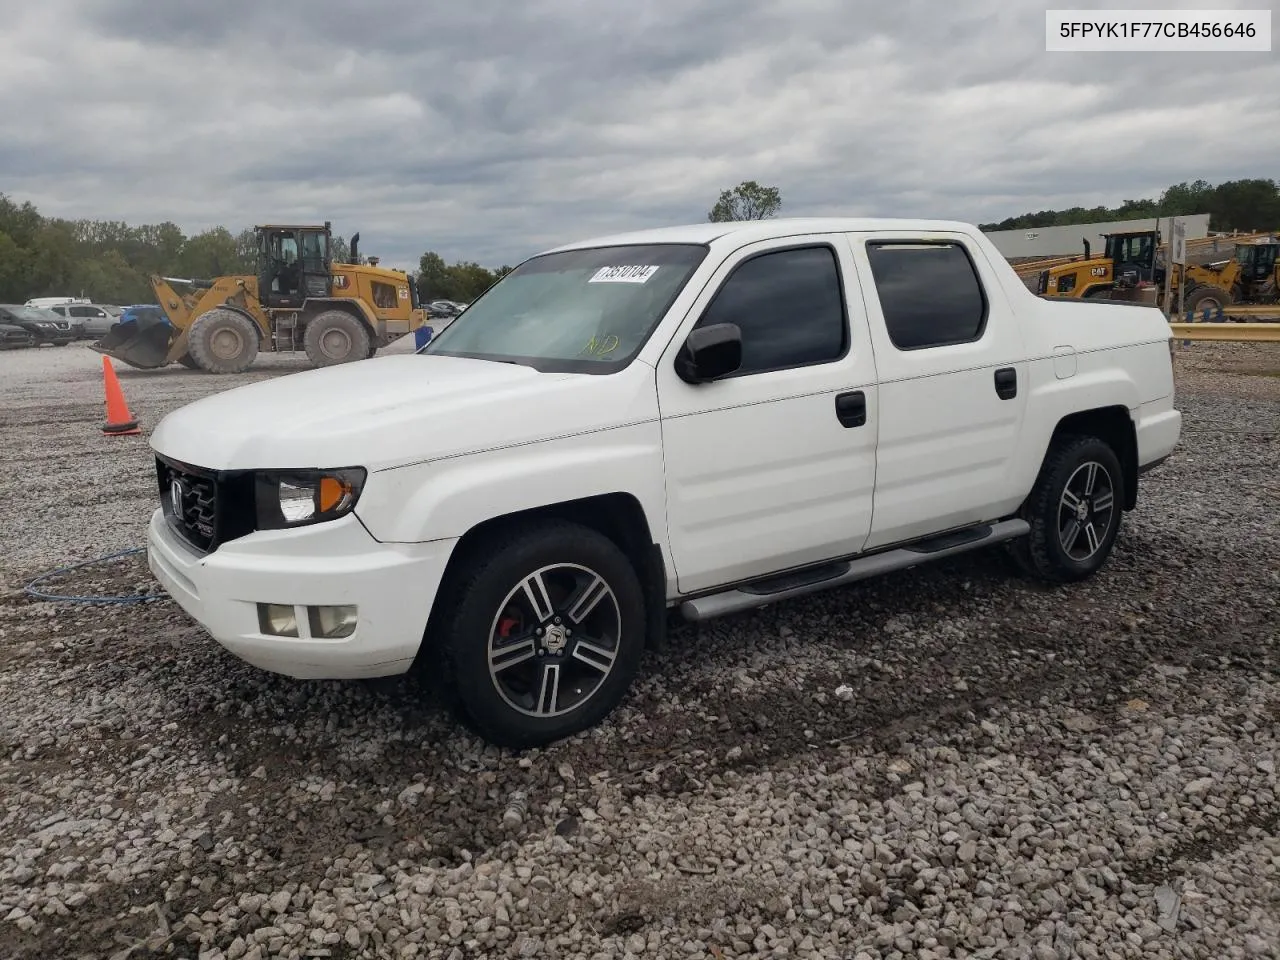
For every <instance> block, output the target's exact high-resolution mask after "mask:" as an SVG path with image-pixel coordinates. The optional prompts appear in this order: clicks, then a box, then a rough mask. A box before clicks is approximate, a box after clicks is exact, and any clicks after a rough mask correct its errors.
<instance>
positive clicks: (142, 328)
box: [89, 317, 178, 370]
mask: <svg viewBox="0 0 1280 960" xmlns="http://www.w3.org/2000/svg"><path fill="white" fill-rule="evenodd" d="M177 336H178V331H177V329H175V328H174V326H173V325H172V324H170V323H169V322H168V321H167V320H158V319H156V318H154V317H141V318H139V319H136V320H128V321H126V322H124V323H115V324H112V325H111V329H110V330H108V331H107V335H106V336H105V337H103V338H102V339H101V340H99V341H97V342H96V343H92V344H90V345H89V348H90V349H91V350H97V351H98V353H103V354H106V355H107V356H108V357H113V358H114V359H116V360H120V361H121V362H123V363H127V364H128V365H129V366H131V367H137V368H138V369H140V370H153V369H155V368H156V367H163V366H164V365H165V359H166V357H168V355H169V347H170V346H171V345H172V344H173V341H174V338H175V337H177Z"/></svg>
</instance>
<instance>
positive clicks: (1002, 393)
mask: <svg viewBox="0 0 1280 960" xmlns="http://www.w3.org/2000/svg"><path fill="white" fill-rule="evenodd" d="M1017 395H1018V371H1016V370H1014V369H1013V367H1001V368H1000V369H999V370H997V371H996V396H997V397H999V398H1000V399H1001V400H1012V399H1013V398H1014V397H1016V396H1017Z"/></svg>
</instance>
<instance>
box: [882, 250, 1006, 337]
mask: <svg viewBox="0 0 1280 960" xmlns="http://www.w3.org/2000/svg"><path fill="white" fill-rule="evenodd" d="M867 257H868V259H870V261H871V273H872V275H873V276H874V277H875V283H876V293H877V294H878V295H879V297H880V307H881V309H882V310H883V311H884V320H885V325H886V326H887V327H888V330H889V339H890V340H891V341H892V342H893V345H894V346H895V347H897V348H898V349H899V350H915V349H918V348H920V347H941V346H946V345H948V344H955V343H967V342H969V341H971V340H976V339H978V337H980V336H981V335H982V329H983V327H984V326H985V325H986V322H987V299H986V295H985V294H984V293H983V292H982V285H981V284H980V283H979V282H978V274H977V271H976V270H975V269H974V267H973V262H972V261H971V260H970V259H969V255H968V253H966V252H965V249H964V247H962V246H961V245H960V244H958V243H946V242H943V243H933V242H930V243H923V242H921V243H910V242H890V241H885V242H872V243H868V244H867Z"/></svg>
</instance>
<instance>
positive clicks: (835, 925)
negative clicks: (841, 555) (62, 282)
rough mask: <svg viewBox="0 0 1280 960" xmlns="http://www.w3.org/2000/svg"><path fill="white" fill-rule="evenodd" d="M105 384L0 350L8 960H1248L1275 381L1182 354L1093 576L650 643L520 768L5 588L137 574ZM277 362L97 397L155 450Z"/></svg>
mask: <svg viewBox="0 0 1280 960" xmlns="http://www.w3.org/2000/svg"><path fill="white" fill-rule="evenodd" d="M100 364H101V360H100V358H99V357H98V356H97V355H96V354H94V353H92V352H91V351H89V350H87V349H85V348H84V347H82V346H73V347H68V348H66V349H61V350H53V349H43V350H39V351H23V352H15V353H7V354H0V398H2V399H3V401H4V402H3V406H2V407H0V427H2V430H0V462H2V463H3V464H4V469H3V470H2V471H0V509H3V511H4V512H3V515H0V521H2V522H0V529H2V530H4V531H5V533H4V547H5V549H4V551H3V553H4V556H3V557H0V575H2V576H3V578H4V583H5V589H6V594H5V595H4V596H2V597H0V758H3V759H0V955H3V956H5V957H7V958H14V960H19V958H21V960H26V958H41V960H45V958H50V957H64V956H65V957H114V958H120V960H123V958H126V957H130V958H139V957H147V956H173V957H201V958H221V957H226V958H250V960H256V958H262V957H268V956H280V957H312V956H316V957H321V956H328V957H334V958H351V957H365V956H368V957H397V958H398V957H440V958H450V960H461V958H473V957H480V956H495V957H543V958H551V957H558V958H565V960H568V958H575V957H583V958H595V957H602V958H603V957H619V958H621V957H712V958H716V960H720V958H726V957H747V956H759V957H802V958H804V957H832V958H836V957H842V958H859V960H868V958H872V960H888V958H907V957H914V958H924V960H928V958H941V957H974V958H978V957H983V958H1011V960H1012V958H1019V960H1022V958H1031V960H1069V958H1073V957H1080V958H1101V957H1107V958H1121V957H1144V958H1146V957H1150V958H1182V957H1204V958H1214V960H1218V958H1237V957H1275V956H1277V944H1280V834H1278V832H1277V823H1278V821H1280V801H1278V800H1277V793H1278V792H1280V780H1278V779H1277V764H1280V670H1278V669H1277V666H1278V663H1280V658H1278V657H1277V620H1278V619H1280V618H1278V616H1277V597H1280V590H1277V587H1278V586H1280V519H1278V517H1277V510H1276V506H1275V505H1276V503H1277V494H1278V493H1280V485H1278V483H1277V469H1276V468H1277V463H1278V460H1280V458H1278V457H1277V445H1278V440H1277V435H1278V434H1280V347H1277V346H1274V345H1254V346H1248V345H1209V344H1195V345H1193V346H1191V347H1188V348H1182V349H1180V350H1179V357H1178V377H1179V389H1180V391H1181V393H1182V399H1181V403H1180V405H1181V406H1182V408H1183V410H1184V415H1185V417H1186V420H1185V433H1184V443H1183V446H1182V447H1181V448H1180V450H1179V451H1178V453H1177V454H1176V455H1175V457H1174V458H1173V459H1172V460H1171V461H1169V462H1168V463H1167V464H1166V465H1165V466H1164V467H1163V468H1161V470H1160V471H1158V472H1156V473H1154V474H1152V475H1150V476H1149V478H1148V479H1147V480H1146V482H1145V484H1144V487H1143V499H1142V503H1141V505H1140V507H1139V509H1138V510H1137V511H1136V512H1135V513H1133V514H1129V515H1127V517H1126V527H1125V529H1124V532H1123V533H1122V536H1121V539H1120V541H1119V543H1118V545H1117V549H1116V552H1115V554H1114V557H1113V561H1112V563H1111V564H1110V566H1109V567H1108V568H1107V569H1106V571H1105V572H1104V573H1103V574H1102V575H1100V576H1099V577H1097V578H1095V579H1094V580H1093V581H1091V582H1090V583H1087V584H1083V585H1079V586H1075V587H1070V588H1066V589H1061V590H1044V589H1040V588H1038V587H1035V586H1033V585H1030V584H1028V583H1026V582H1024V581H1022V580H1019V579H1017V578H1016V577H1013V576H1011V575H1010V573H1009V569H1008V567H1007V565H1006V564H1005V562H1004V560H1003V557H1002V554H1000V553H999V552H997V551H992V552H990V553H986V554H981V555H971V556H968V557H965V558H961V559H957V560H954V561H952V562H946V563H943V564H939V565H938V566H936V567H932V568H925V569H919V570H916V571H908V572H904V573H901V574H898V575H894V576H890V577H887V578H884V579H882V580H878V581H874V582H870V583H866V584H863V585H860V586H857V587H853V588H848V589H844V590H840V591H835V592H832V593H829V594H825V595H818V596H815V597H812V598H809V599H805V600H799V601H793V602H790V603H786V604H780V605H778V606H776V607H773V608H768V609H766V610H763V611H759V612H756V613H753V614H747V615H741V616H737V617H733V618H730V619H726V620H723V621H718V622H713V623H710V624H704V625H702V626H701V627H693V626H689V625H674V624H673V628H672V630H671V633H670V644H669V649H668V650H667V651H665V652H664V653H662V654H658V653H654V654H651V655H650V656H649V658H648V660H647V662H646V666H645V668H644V670H643V673H642V676H641V678H640V680H639V682H638V685H637V687H636V689H635V691H634V693H633V695H632V696H631V697H630V698H629V700H628V701H627V703H626V704H625V706H624V707H623V708H622V709H621V710H620V711H619V712H618V713H617V714H616V715H615V716H614V717H613V718H612V719H611V720H610V721H609V722H608V723H606V724H604V725H603V726H602V727H601V728H599V729H598V730H596V731H593V732H592V733H590V734H587V735H584V736H582V737H580V738H576V739H574V740H572V741H569V742H565V743H561V744H558V745H556V746H554V747H553V748H550V749H547V750H543V751H532V752H529V753H526V754H523V755H517V754H514V753H509V752H503V751H498V750H495V749H492V748H486V747H485V746H484V745H483V744H482V743H480V742H478V741H477V740H476V739H475V738H474V737H472V736H470V735H468V734H467V733H465V732H464V731H462V730H460V729H458V728H456V727H455V726H454V724H453V723H452V722H451V721H450V720H449V719H448V717H447V715H446V714H445V713H444V712H443V711H441V710H440V709H439V708H438V707H437V706H435V705H434V704H433V703H432V702H431V700H430V697H429V696H428V695H427V694H426V693H425V692H424V691H423V690H422V689H420V688H419V687H418V686H417V685H415V684H414V683H413V682H411V681H400V680H395V681H379V682H371V683H358V682H353V683H304V682H297V681H291V680H287V679H284V678H279V677H274V676H271V675H267V674H264V673H260V672H258V671H255V670H254V669H253V668H251V667H248V666H246V665H243V664H241V663H240V662H239V661H237V660H236V659H234V658H233V657H231V656H230V655H229V654H226V653H224V652H223V651H222V650H221V649H220V648H219V647H218V646H217V645H216V644H214V643H213V642H212V641H210V640H208V639H206V638H205V637H204V636H203V635H202V633H201V631H200V630H199V629H198V628H196V627H194V626H193V625H192V624H191V623H190V622H189V621H188V620H187V619H186V618H185V616H184V615H183V614H182V613H181V611H179V610H178V609H177V608H176V607H175V606H173V605H172V604H171V603H169V602H168V601H167V600H160V601H157V602H152V603H146V604H136V605H128V606H117V607H91V606H86V605H82V604H68V603H47V602H35V601H32V600H30V599H28V598H26V597H24V596H23V595H21V593H20V591H19V587H20V585H21V584H23V583H25V582H26V581H27V580H28V579H30V578H31V577H32V576H35V575H36V574H37V573H40V572H42V571H44V570H47V569H50V568H52V567H55V566H61V565H64V564H66V563H69V562H72V561H74V560H76V559H83V558H88V557H92V556H98V555H101V554H104V553H107V552H110V551H113V550H118V549H123V548H127V547H134V546H138V545H140V544H141V543H142V542H143V540H142V537H143V531H144V529H145V522H146V517H147V515H148V514H149V512H150V510H151V508H152V504H153V503H154V500H155V493H154V491H153V489H152V484H153V482H154V481H153V479H152V473H151V464H150V460H149V458H148V451H147V448H146V446H145V441H144V438H141V437H134V438H110V439H108V438H104V437H102V436H101V435H100V433H99V426H100V422H101V418H102V394H101V366H100ZM301 366H302V365H301V364H300V363H294V362H292V361H286V360H279V359H274V358H273V359H271V360H261V361H259V364H258V365H257V367H256V368H255V370H256V372H255V373H253V374H251V375H249V376H246V377H240V378H219V377H210V376H207V375H204V374H199V373H193V372H188V371H186V370H182V369H179V368H174V369H170V370H164V371H159V372H139V371H132V370H129V369H127V368H125V369H122V370H121V371H120V379H121V381H122V384H123V386H124V389H125V393H126V396H127V398H128V400H129V402H130V405H131V407H132V409H133V412H134V413H135V415H137V416H139V417H140V418H141V420H142V423H143V426H144V427H145V428H150V427H153V426H154V425H155V423H156V421H157V420H158V419H159V418H160V417H161V416H162V415H163V414H164V413H165V412H166V411H168V410H170V409H173V408H174V407H176V406H178V405H180V404H182V403H184V402H186V401H189V400H191V399H194V398H195V397H197V396H201V395H204V394H206V393H208V392H210V391H212V390H218V389H223V388H225V387H228V386H231V385H234V384H237V383H242V382H245V380H248V379H253V378H256V377H266V376H274V375H279V374H280V373H282V372H288V371H289V370H293V369H298V368H300V367H301ZM269 415H270V414H269V412H267V411H264V416H269ZM46 589H50V590H54V591H55V592H56V591H59V590H61V591H64V592H69V593H75V594H77V595H84V594H94V593H103V592H105V593H115V594H130V593H135V592H137V591H139V590H141V591H151V590H154V589H156V585H155V584H154V582H153V581H152V580H151V578H150V575H149V574H148V572H147V571H146V568H145V565H144V564H143V563H142V562H141V561H140V558H138V557H137V556H129V557H125V558H123V559H121V560H118V561H116V562H115V563H113V564H107V565H104V566H101V567H93V568H86V569H83V570H78V571H75V572H72V573H69V574H65V575H63V576H62V577H60V578H58V579H56V580H54V581H52V582H51V583H48V584H46Z"/></svg>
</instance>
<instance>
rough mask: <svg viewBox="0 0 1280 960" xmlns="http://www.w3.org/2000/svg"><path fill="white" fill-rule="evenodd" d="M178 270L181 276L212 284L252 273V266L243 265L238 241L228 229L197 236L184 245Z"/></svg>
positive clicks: (223, 228) (179, 257)
mask: <svg viewBox="0 0 1280 960" xmlns="http://www.w3.org/2000/svg"><path fill="white" fill-rule="evenodd" d="M176 270H177V272H178V274H179V275H180V276H183V277H190V278H193V279H194V278H198V279H202V280H210V279H212V278H214V277H225V276H232V275H237V274H243V273H250V272H252V264H246V263H242V262H241V260H240V251H239V250H238V249H237V247H236V238H235V237H234V236H233V235H232V234H231V231H230V230H228V229H227V228H226V227H214V228H213V229H212V230H205V231H204V232H202V233H197V234H196V235H195V236H194V237H192V238H191V239H189V240H187V242H186V243H184V244H183V245H182V252H181V253H179V254H178V262H177V265H176Z"/></svg>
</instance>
